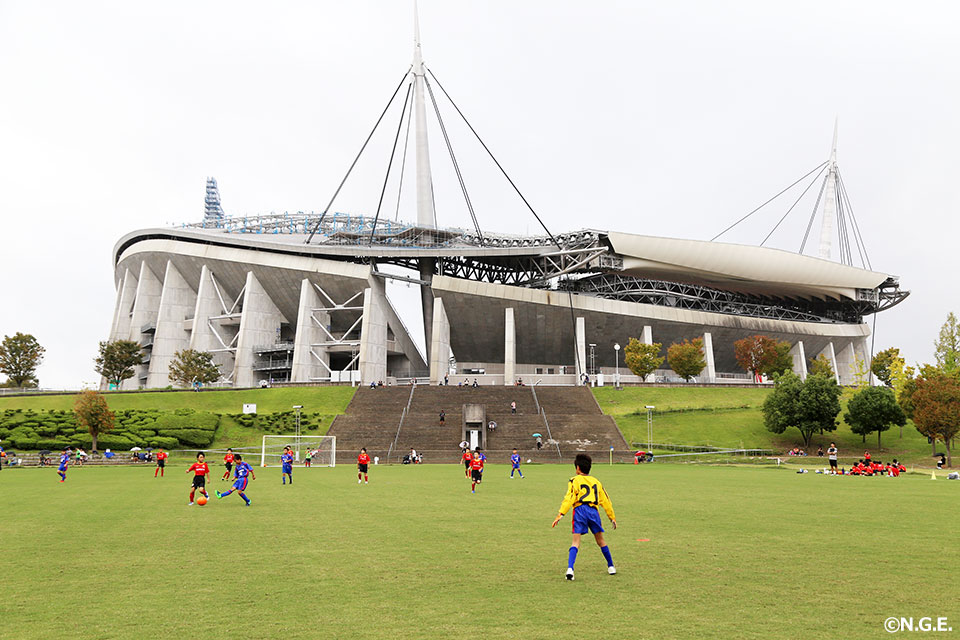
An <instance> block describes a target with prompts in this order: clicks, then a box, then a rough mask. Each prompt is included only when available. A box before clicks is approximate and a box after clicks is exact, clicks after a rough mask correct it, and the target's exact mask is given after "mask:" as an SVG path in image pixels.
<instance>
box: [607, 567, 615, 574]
mask: <svg viewBox="0 0 960 640" xmlns="http://www.w3.org/2000/svg"><path fill="white" fill-rule="evenodd" d="M607 573H609V574H610V575H612V576H615V575H617V568H616V567H607Z"/></svg>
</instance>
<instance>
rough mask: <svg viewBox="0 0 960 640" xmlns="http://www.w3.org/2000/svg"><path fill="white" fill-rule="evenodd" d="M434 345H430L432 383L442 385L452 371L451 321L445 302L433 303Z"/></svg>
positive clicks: (437, 300) (432, 333)
mask: <svg viewBox="0 0 960 640" xmlns="http://www.w3.org/2000/svg"><path fill="white" fill-rule="evenodd" d="M430 335H431V338H432V340H433V343H432V344H431V345H430V382H431V383H433V384H441V383H442V382H443V378H444V376H446V375H447V372H448V371H449V370H450V321H449V320H448V319H447V312H446V310H445V309H444V308H443V300H440V299H439V298H438V299H436V300H434V301H433V331H432V332H431V334H430Z"/></svg>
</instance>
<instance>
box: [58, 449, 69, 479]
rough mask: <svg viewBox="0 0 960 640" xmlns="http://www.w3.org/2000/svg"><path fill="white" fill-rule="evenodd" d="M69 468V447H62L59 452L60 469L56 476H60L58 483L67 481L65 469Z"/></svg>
mask: <svg viewBox="0 0 960 640" xmlns="http://www.w3.org/2000/svg"><path fill="white" fill-rule="evenodd" d="M69 466H70V447H64V448H63V451H61V452H60V467H59V468H58V469H57V475H58V476H60V482H64V481H66V479H67V467H69Z"/></svg>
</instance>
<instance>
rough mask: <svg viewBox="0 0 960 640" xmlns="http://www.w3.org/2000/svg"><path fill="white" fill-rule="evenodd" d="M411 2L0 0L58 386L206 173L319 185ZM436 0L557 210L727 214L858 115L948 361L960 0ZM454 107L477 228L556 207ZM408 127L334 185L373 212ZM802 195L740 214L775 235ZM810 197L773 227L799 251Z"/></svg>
mask: <svg viewBox="0 0 960 640" xmlns="http://www.w3.org/2000/svg"><path fill="white" fill-rule="evenodd" d="M411 5H412V2H405V1H401V2H396V1H393V2H387V1H369V0H368V1H356V0H354V1H352V2H303V3H292V2H283V3H279V2H277V3H262V2H256V3H255V2H236V1H230V2H177V1H171V2H165V3H136V2H113V3H110V2H82V3H80V2H53V1H51V2H35V1H26V0H25V1H20V0H0V97H2V99H0V220H2V222H3V227H2V229H3V235H2V238H3V242H2V246H0V273H2V280H0V334H12V333H14V332H16V331H23V332H28V333H33V334H34V335H36V336H37V338H38V339H39V340H40V342H41V343H42V344H43V345H44V346H45V347H46V348H47V356H46V361H45V363H44V365H43V366H42V367H41V369H40V371H39V376H40V382H41V385H42V386H44V387H55V388H76V387H79V386H80V385H81V384H82V383H84V382H88V381H93V380H95V379H96V377H95V374H94V373H93V370H92V359H93V357H94V354H95V352H96V345H97V342H98V341H99V340H102V339H105V337H106V334H107V333H108V331H109V325H110V316H111V313H112V310H113V305H114V301H115V292H114V284H113V273H112V263H111V250H112V248H113V245H114V243H115V242H116V240H117V239H119V238H120V236H121V235H123V234H124V233H126V232H128V231H131V230H134V229H138V228H143V227H150V226H162V225H164V224H167V223H173V222H191V221H198V220H199V219H200V218H201V216H202V212H203V193H204V182H205V179H206V177H207V176H215V177H216V178H217V179H218V180H219V183H220V189H221V194H222V196H223V203H224V208H225V209H226V211H227V213H228V214H254V213H265V212H269V211H284V210H290V211H296V210H310V209H313V210H322V209H323V207H324V206H325V204H326V202H327V200H328V199H329V198H330V195H331V194H332V193H333V190H334V189H335V187H336V185H337V183H338V182H339V180H340V178H341V177H342V175H343V172H344V171H345V169H346V167H347V166H348V165H349V163H350V161H351V160H352V158H353V155H354V154H355V153H356V151H357V149H358V148H359V145H360V143H361V142H362V140H363V138H364V137H365V136H366V134H367V133H368V131H369V129H370V127H371V126H372V124H373V122H374V121H375V119H376V117H377V116H378V115H379V112H380V110H381V109H382V108H383V105H384V104H385V102H386V100H387V98H388V97H389V95H390V93H391V92H392V91H393V88H394V87H395V86H396V84H397V83H398V82H399V80H400V78H401V76H402V75H403V73H404V72H405V71H406V69H407V67H408V65H409V62H410V59H411V49H412V6H411ZM420 12H421V28H422V35H423V50H424V57H425V60H426V62H427V64H428V66H430V67H431V68H432V69H433V71H434V72H435V73H436V74H437V76H438V77H439V79H440V80H441V81H442V82H443V83H444V85H445V86H446V88H447V89H448V90H449V91H450V92H451V94H452V95H453V97H454V99H455V100H457V102H458V104H459V106H460V107H461V108H462V109H463V110H464V111H465V113H466V114H467V117H469V118H470V119H471V121H472V123H473V124H474V126H475V127H476V128H477V129H478V131H479V132H480V134H481V135H482V136H484V138H485V141H486V142H487V144H488V145H489V146H490V147H491V148H492V149H493V151H494V153H496V154H497V156H498V158H499V159H500V161H501V162H502V163H503V164H504V166H505V167H506V169H507V171H508V172H509V173H510V174H511V176H512V177H513V178H514V180H515V181H516V182H517V183H518V184H519V185H520V188H521V189H522V190H523V191H524V193H525V195H526V196H527V197H528V199H529V200H530V201H531V203H532V204H533V205H534V207H535V208H536V209H537V210H538V212H539V213H540V214H541V216H542V217H543V218H544V219H545V221H546V222H547V224H548V225H549V226H550V228H551V230H553V231H564V230H574V229H578V228H582V227H592V228H599V229H612V230H622V231H628V232H634V233H643V234H653V235H665V236H676V237H690V238H697V239H709V238H710V237H712V236H713V235H714V234H715V233H717V232H718V231H720V230H721V229H723V228H724V227H725V226H727V224H729V223H730V222H731V221H733V220H735V219H736V218H738V217H739V216H741V215H743V214H744V213H746V212H747V211H749V210H751V209H752V208H754V207H755V206H756V205H757V204H759V203H761V202H763V201H764V200H766V199H767V198H768V197H770V196H771V195H773V194H774V193H776V192H777V191H779V190H780V189H781V188H782V187H784V186H786V185H787V184H789V183H790V182H792V181H793V180H795V179H796V178H798V177H800V176H801V175H803V174H804V173H806V172H807V171H808V170H809V169H811V168H813V167H814V166H816V165H817V164H819V163H820V162H822V161H823V160H826V158H827V156H828V153H829V146H830V138H831V135H832V129H833V121H834V118H835V117H839V120H840V145H839V164H840V167H841V171H842V172H843V175H844V178H845V181H846V183H847V187H848V189H849V192H850V195H851V198H852V200H853V205H854V208H855V211H856V214H857V217H858V220H859V222H860V225H861V230H862V232H863V236H864V238H865V242H866V245H867V248H868V250H869V252H870V257H871V259H872V261H873V266H874V268H875V269H876V270H879V271H884V272H887V273H891V274H896V275H899V276H901V283H902V286H904V287H905V288H907V289H909V290H911V291H912V292H913V295H912V296H911V297H910V298H909V299H908V300H907V301H906V302H905V303H903V304H902V305H901V306H900V307H898V308H896V309H894V310H891V311H889V312H886V313H883V314H880V315H879V317H878V326H877V341H876V346H877V349H881V348H885V347H887V346H899V347H901V349H902V351H903V352H904V353H905V355H906V356H907V358H908V360H909V361H911V362H913V361H929V360H931V359H932V357H933V356H932V353H933V348H932V344H933V340H934V338H935V337H936V334H937V331H938V329H939V327H940V325H941V324H942V323H943V321H944V319H945V317H946V315H947V312H948V311H950V310H954V311H960V300H958V296H957V293H958V285H957V279H956V275H955V273H954V271H955V268H956V251H957V249H956V247H957V232H958V230H960V222H958V221H957V215H958V213H960V195H958V194H960V191H958V189H957V188H956V181H957V176H958V175H960V154H958V149H960V124H958V116H957V113H958V104H960V83H958V81H957V78H958V75H957V74H958V69H960V44H958V42H960V40H958V39H957V35H956V25H957V24H958V18H960V8H958V5H957V4H956V3H951V2H911V3H903V2H896V3H894V2H873V1H871V2H835V1H833V2H805V3H786V2H769V1H764V2H727V3H718V2H707V1H704V2H593V3H585V2H572V1H567V0H549V1H541V0H536V1H533V0H511V1H492V2H464V1H460V0H445V1H443V2H441V1H440V0H422V1H421V3H420ZM444 113H445V119H446V121H447V123H448V126H449V127H450V134H451V137H452V138H453V141H454V145H455V148H456V150H457V152H458V159H459V160H460V161H461V164H462V167H463V171H464V176H465V179H466V181H467V186H468V188H469V189H470V193H471V197H472V199H473V201H474V205H475V208H476V210H477V212H478V216H479V218H480V224H481V226H482V227H483V228H486V229H491V230H498V231H503V232H515V233H523V232H527V231H529V232H535V231H537V225H536V222H535V220H534V219H533V218H532V216H530V215H529V214H528V213H527V212H526V211H525V210H524V209H523V207H522V205H521V203H520V202H519V201H518V199H517V198H516V197H515V196H514V195H513V194H512V193H511V191H510V189H509V186H507V185H506V184H505V183H504V181H503V180H502V179H500V178H498V176H497V174H496V172H495V169H493V168H492V166H491V165H490V163H489V161H488V160H487V159H486V158H485V157H484V156H483V154H482V150H481V149H480V148H479V147H478V146H477V145H476V143H475V142H474V141H472V140H471V139H470V138H469V137H468V134H467V132H466V131H465V130H464V128H463V127H462V126H460V125H456V124H454V117H453V115H451V114H450V111H449V109H448V110H447V111H445V112H444ZM395 126H396V116H394V117H393V119H392V120H390V121H389V122H388V124H387V128H388V129H393V128H394V127H395ZM390 136H392V132H391V131H388V132H387V133H385V135H383V136H379V137H378V138H377V139H376V140H375V142H374V144H373V146H372V148H371V150H370V153H369V154H368V157H367V158H366V159H365V161H362V162H361V164H360V165H359V166H358V168H357V170H356V177H355V178H354V179H353V180H352V181H351V182H350V183H348V188H347V189H345V190H344V192H343V193H342V195H341V197H340V198H339V199H338V201H337V205H336V207H335V209H337V210H341V211H352V212H358V213H359V212H363V213H372V212H373V211H374V210H375V208H376V204H377V199H378V197H379V193H380V183H381V180H382V177H383V172H384V170H385V166H386V157H387V150H388V149H389V144H390V142H391V139H390ZM431 145H432V154H433V162H434V167H435V179H434V181H435V184H436V188H437V206H438V218H439V222H440V224H441V225H467V224H468V218H467V215H466V212H465V211H466V210H465V207H464V206H463V204H462V199H461V197H460V195H459V189H458V187H457V185H456V183H455V182H453V175H452V173H451V171H450V169H449V161H448V159H447V156H446V151H445V148H444V147H443V146H442V139H441V138H440V135H439V132H438V131H437V129H436V128H435V127H434V128H433V129H432V130H431ZM402 204H403V208H402V209H401V217H408V218H412V217H414V213H413V209H412V201H411V202H408V201H406V200H405V201H404V202H403V203H402ZM788 205H789V202H788V201H787V202H784V203H782V204H779V206H777V207H774V208H772V209H770V210H769V211H765V212H762V213H761V214H757V215H755V216H754V218H753V219H752V220H751V222H750V224H745V225H743V227H742V229H740V228H738V230H737V231H736V232H733V233H731V234H729V235H728V236H725V237H724V239H727V240H729V241H734V242H744V243H754V244H755V243H759V242H760V240H762V238H763V237H764V236H765V235H766V233H767V232H768V231H769V230H770V229H771V228H772V227H773V225H774V224H775V222H776V220H777V219H778V218H779V217H780V215H782V214H783V212H784V211H785V208H786V207H787V206H788ZM811 208H812V203H811V205H810V206H809V207H807V206H803V207H801V208H799V209H798V210H797V211H795V212H794V214H792V216H791V217H790V218H788V220H787V222H786V223H785V224H784V225H783V227H782V228H781V229H780V230H779V231H778V232H777V234H776V235H774V237H773V238H772V240H771V243H770V244H772V245H773V246H778V247H782V248H788V249H791V250H794V251H795V250H797V248H798V247H799V243H800V240H801V237H802V233H803V228H804V227H805V225H806V220H807V217H808V216H809V214H810V209H811ZM404 212H406V216H404ZM815 233H816V231H815ZM814 245H815V242H814ZM414 324H416V323H411V322H408V325H414Z"/></svg>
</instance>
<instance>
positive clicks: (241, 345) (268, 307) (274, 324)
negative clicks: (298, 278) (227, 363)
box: [233, 271, 286, 387]
mask: <svg viewBox="0 0 960 640" xmlns="http://www.w3.org/2000/svg"><path fill="white" fill-rule="evenodd" d="M242 304H243V311H242V312H241V315H240V331H239V333H238V334H237V352H236V364H235V366H234V370H233V383H234V385H236V386H238V387H252V386H254V385H255V383H256V381H257V380H256V377H255V376H254V372H253V365H254V357H253V356H254V353H253V352H254V348H256V347H260V346H264V345H270V344H274V343H275V342H278V341H279V338H280V335H281V334H280V325H281V324H283V323H285V322H286V318H284V317H283V314H282V313H280V310H279V309H277V305H275V304H274V303H273V300H271V299H270V296H269V295H267V292H266V290H264V288H263V285H262V284H260V281H259V280H258V279H257V277H256V276H255V275H253V272H252V271H251V272H248V273H247V283H246V285H245V286H244V287H243V303H242Z"/></svg>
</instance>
